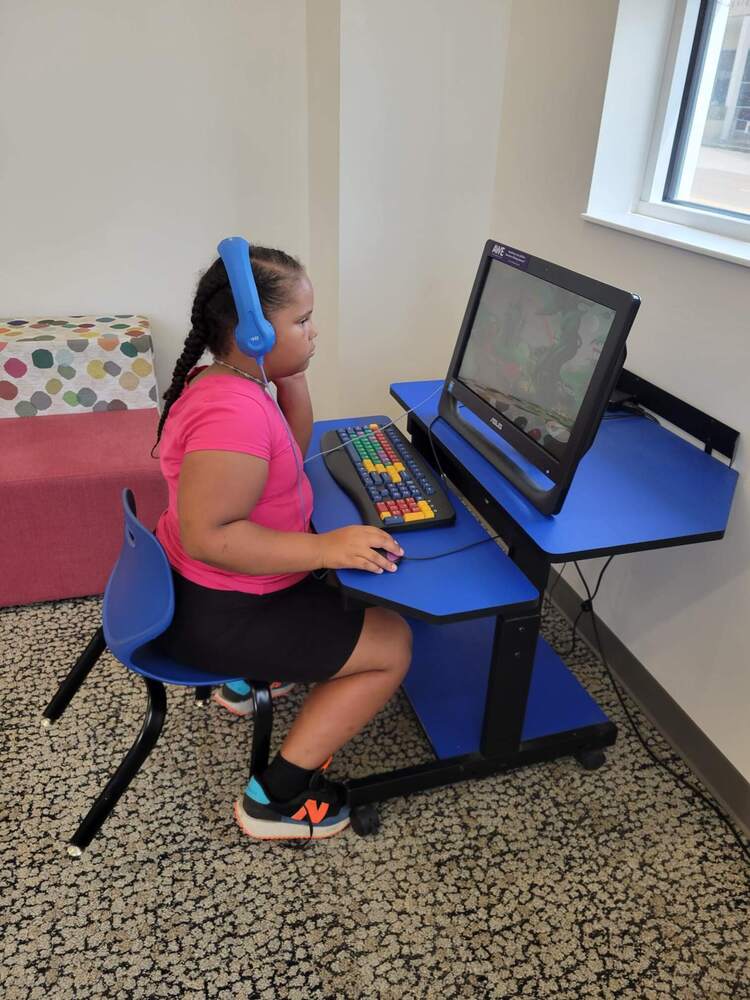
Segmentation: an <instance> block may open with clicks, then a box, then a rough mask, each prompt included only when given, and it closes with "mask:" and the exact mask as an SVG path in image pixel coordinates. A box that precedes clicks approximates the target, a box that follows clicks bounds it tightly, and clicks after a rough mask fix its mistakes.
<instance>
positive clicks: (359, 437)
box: [302, 382, 443, 465]
mask: <svg viewBox="0 0 750 1000" xmlns="http://www.w3.org/2000/svg"><path fill="white" fill-rule="evenodd" d="M442 391H443V383H442V382H441V383H440V385H439V386H438V387H437V389H433V390H432V392H431V393H430V395H429V396H425V398H424V399H423V400H422V401H421V402H420V403H416V404H415V405H414V406H412V407H410V408H409V409H408V410H404V412H403V413H402V414H400V416H398V417H395V418H394V419H393V420H390V421H389V422H388V423H387V424H383V425H382V426H380V427H379V428H378V429H379V430H381V431H385V430H388V428H389V427H393V426H394V424H397V423H399V421H401V420H403V419H404V417H408V416H409V414H410V413H414V411H415V410H418V409H419V407H420V406H424V404H425V403H428V402H429V401H430V400H431V399H432V397H433V396H436V395H437V394H438V393H439V392H442ZM435 419H436V420H437V417H436V418H435ZM367 437H368V434H357V435H356V437H352V438H349V440H348V441H342V442H341V444H337V445H336V447H335V448H328V449H327V450H326V451H318V452H316V453H315V454H314V455H309V456H308V457H307V458H306V459H305V461H304V462H303V463H302V464H303V465H307V463H308V462H312V460H313V459H314V458H322V457H323V455H332V454H333V452H334V451H340V450H341V449H342V448H346V447H347V445H350V444H354V442H355V441H364V440H365V439H366V438H367Z"/></svg>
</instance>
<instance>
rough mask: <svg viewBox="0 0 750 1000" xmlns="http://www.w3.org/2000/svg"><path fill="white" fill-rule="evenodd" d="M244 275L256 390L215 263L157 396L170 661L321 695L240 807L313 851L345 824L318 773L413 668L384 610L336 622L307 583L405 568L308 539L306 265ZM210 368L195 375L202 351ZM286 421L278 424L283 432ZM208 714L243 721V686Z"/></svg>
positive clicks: (354, 532) (377, 536)
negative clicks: (343, 572) (165, 497)
mask: <svg viewBox="0 0 750 1000" xmlns="http://www.w3.org/2000/svg"><path fill="white" fill-rule="evenodd" d="M250 260H251V267H252V270H253V275H254V278H255V283H256V286H257V289H258V294H259V296H260V301H261V305H262V307H263V312H264V314H265V316H266V318H267V319H268V320H269V321H270V322H271V323H272V325H273V327H274V330H275V332H276V343H275V345H274V347H273V349H272V350H271V351H270V352H269V353H268V354H267V355H266V358H265V366H264V367H265V374H266V376H267V378H268V380H270V381H271V382H273V383H274V384H275V386H276V390H277V400H278V408H277V406H276V403H274V401H273V399H272V398H271V396H270V395H269V393H268V391H267V388H266V385H265V384H264V378H263V373H262V372H261V370H260V368H259V366H258V364H257V363H256V362H255V361H254V360H253V359H251V358H249V357H248V356H247V355H245V354H243V353H242V352H241V351H240V350H239V348H238V347H237V345H236V343H235V339H234V329H235V327H236V325H237V312H236V309H235V306H234V300H233V297H232V292H231V288H230V285H229V280H228V278H227V274H226V270H225V268H224V264H223V262H222V261H221V259H217V260H216V261H215V262H214V263H213V264H212V265H211V267H210V268H209V269H208V270H207V271H206V273H205V274H204V275H203V277H202V278H201V280H200V283H199V284H198V289H197V292H196V295H195V301H194V303H193V310H192V315H191V322H192V330H191V331H190V334H189V335H188V337H187V340H186V341H185V346H184V349H183V351H182V354H181V355H180V358H179V359H178V361H177V364H176V365H175V369H174V374H173V377H172V384H171V385H170V387H169V389H168V390H167V391H166V393H165V394H164V400H165V406H164V411H163V413H162V415H161V420H160V422H159V430H158V433H157V442H160V462H161V468H162V472H163V474H164V477H165V479H166V481H167V485H168V488H169V507H168V509H167V510H166V511H165V512H164V513H163V514H162V516H161V518H160V520H159V524H158V526H157V529H156V534H157V537H158V538H159V541H160V542H161V544H162V545H163V547H164V549H165V551H166V553H167V557H168V559H169V561H170V563H171V565H172V568H173V573H174V584H175V615H174V620H173V622H172V624H171V625H170V627H169V629H168V630H167V632H165V633H164V635H163V636H162V638H161V644H162V647H163V649H164V652H165V653H166V654H167V655H169V656H170V657H172V658H173V659H175V660H177V661H178V662H181V663H185V664H188V665H190V666H194V667H197V668H199V669H201V670H206V671H209V672H211V671H213V672H219V671H221V672H222V673H224V674H225V675H226V674H227V673H236V675H237V677H238V678H242V677H253V678H256V679H258V680H260V679H263V680H268V681H272V680H277V679H280V680H281V681H282V682H286V683H285V684H284V685H283V686H282V685H279V684H277V685H276V689H275V692H274V693H275V694H276V695H278V694H280V693H283V692H285V691H287V690H289V688H290V687H291V686H292V684H293V683H294V682H298V681H299V682H303V683H309V682H317V683H316V685H315V687H314V688H313V689H312V691H311V692H310V694H309V695H308V697H307V699H306V700H305V702H304V704H303V706H302V710H301V711H300V713H299V715H298V716H297V718H296V720H295V721H294V723H293V725H292V727H291V729H290V730H289V733H288V734H287V736H286V739H285V740H284V742H283V744H282V746H281V750H280V752H279V753H278V754H277V756H276V757H275V758H274V760H273V761H272V762H271V764H270V765H269V767H268V768H267V770H266V771H265V772H264V773H263V774H259V775H254V776H252V777H251V779H250V782H249V783H248V785H247V787H246V788H245V791H244V794H243V795H242V796H241V797H240V798H239V799H238V801H237V802H236V804H235V815H236V817H237V821H238V823H239V825H240V827H241V828H242V829H243V830H244V831H245V832H246V833H248V834H250V835H251V836H253V837H260V838H263V839H268V838H284V839H287V838H292V839H293V838H309V837H313V838H316V839H317V838H322V837H330V836H333V835H334V834H336V833H339V832H340V831H341V830H343V829H344V828H345V827H346V826H347V825H348V824H349V809H348V806H347V805H346V795H345V790H344V788H343V786H342V785H340V784H337V783H335V782H333V781H331V780H329V779H328V778H326V777H324V776H323V770H324V768H325V766H326V762H327V760H328V759H329V758H330V756H331V754H333V753H334V752H335V751H336V750H338V749H339V747H341V746H342V745H343V744H344V743H346V742H347V740H349V739H350V738H351V737H352V736H354V734H355V733H357V732H358V731H359V730H360V729H362V727H363V726H364V725H365V724H366V723H367V722H368V721H369V720H370V719H371V718H372V717H373V716H374V715H375V714H376V713H377V712H378V711H379V710H380V709H381V708H382V707H383V705H384V704H385V703H386V702H387V701H388V699H389V698H390V697H391V695H392V694H393V693H394V691H396V689H397V688H398V687H399V685H400V684H401V680H402V678H403V677H404V674H405V673H406V671H407V669H408V667H409V661H410V658H411V633H410V631H409V627H408V626H407V624H406V622H405V621H404V620H403V619H402V618H400V617H399V616H398V615H396V614H394V613H393V612H391V611H387V610H385V609H383V608H368V609H367V610H366V611H362V610H344V608H343V606H342V603H341V600H340V597H339V595H338V594H337V592H336V590H335V589H333V588H332V587H330V586H327V585H326V584H325V583H323V582H322V581H321V580H320V579H318V577H316V576H315V575H313V574H314V571H315V570H326V569H342V568H355V569H362V570H369V571H370V572H373V573H382V572H384V571H388V572H395V571H396V565H395V563H393V562H391V561H390V560H388V559H386V558H385V557H384V556H383V555H382V554H381V553H380V552H378V551H377V550H378V549H385V550H387V551H389V552H391V553H394V554H395V555H396V556H400V555H402V554H403V552H402V549H401V547H400V546H399V545H398V543H397V542H396V541H395V540H394V539H393V538H392V537H391V536H390V535H388V534H387V533H386V532H384V531H381V530H380V529H378V528H371V527H365V526H363V525H353V526H351V527H348V528H340V529H338V530H337V531H330V532H327V533H325V534H322V535H316V534H313V533H311V532H310V527H309V526H310V514H311V511H312V490H311V488H310V483H309V481H308V479H307V477H306V476H305V475H304V471H303V470H302V455H303V454H304V453H305V451H306V450H307V446H308V444H309V441H310V435H311V432H312V420H313V417H312V406H311V403H310V395H309V392H308V387H307V380H306V377H305V372H306V370H307V367H308V365H309V363H310V359H311V358H312V356H313V354H314V353H315V339H316V337H317V330H316V329H315V325H314V323H313V320H312V311H313V289H312V285H311V284H310V280H309V278H308V277H307V274H306V273H305V270H304V268H303V267H302V265H301V264H300V263H299V262H298V261H296V260H295V259H294V258H292V257H290V256H289V255H288V254H285V253H283V252H282V251H280V250H269V249H267V248H265V247H257V246H256V247H252V248H251V254H250ZM206 350H208V351H209V352H210V353H211V354H212V355H213V363H212V364H210V365H208V366H205V367H202V368H194V367H193V366H194V365H195V364H196V363H197V362H198V361H199V359H200V358H201V356H202V355H203V353H204V351H206ZM280 411H282V412H283V417H282V412H280ZM217 700H218V701H219V702H220V704H223V705H225V706H227V707H229V708H230V709H231V710H233V711H234V712H235V713H236V714H248V713H249V711H251V710H252V697H251V691H250V687H249V685H248V684H247V683H245V682H238V683H233V684H231V685H225V686H224V688H222V690H221V692H220V694H219V695H218V698H217Z"/></svg>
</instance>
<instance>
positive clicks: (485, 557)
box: [306, 382, 737, 804]
mask: <svg viewBox="0 0 750 1000" xmlns="http://www.w3.org/2000/svg"><path fill="white" fill-rule="evenodd" d="M439 385H440V383H439V382H407V383H398V384H396V385H394V386H392V389H391V391H392V394H393V395H394V397H395V398H396V399H397V400H398V401H399V402H400V403H401V404H402V405H403V406H404V407H405V408H407V409H411V408H413V407H416V409H415V410H414V412H413V413H411V414H410V415H409V423H408V429H409V431H410V432H411V435H412V440H413V442H414V444H415V446H416V447H417V448H418V449H419V450H420V451H421V452H422V454H423V455H424V457H425V458H426V459H427V460H428V461H430V463H431V464H432V463H434V459H433V457H432V450H431V447H430V445H429V442H428V439H427V435H426V428H427V426H428V425H429V424H430V423H431V422H432V420H433V419H434V417H435V416H436V414H437V404H438V394H437V393H435V392H434V390H435V389H436V388H437V387H438V386H439ZM431 393H433V395H432V397H431V398H430V399H429V400H428V401H427V402H426V403H424V405H421V406H418V405H417V404H419V403H421V402H422V401H423V400H425V399H426V398H427V397H428V396H430V394H431ZM382 419H383V418H382V417H357V418H356V421H355V420H353V418H347V419H345V420H336V421H325V422H321V423H318V424H316V425H315V429H314V434H313V439H312V442H311V445H310V449H309V454H310V455H314V454H315V453H317V452H318V451H319V450H320V446H319V442H320V437H321V435H322V434H323V433H324V432H325V431H326V430H329V429H331V428H334V427H339V426H347V425H349V424H351V423H352V422H357V423H363V422H365V423H366V422H369V421H370V420H382ZM433 438H434V442H435V446H436V448H437V450H438V454H439V456H440V460H441V463H442V464H443V466H444V468H445V470H446V472H447V473H448V475H449V476H450V478H451V479H452V480H453V482H455V483H456V484H457V485H458V487H459V489H460V491H461V493H462V494H463V495H464V496H466V497H467V498H468V499H469V500H470V501H471V503H472V504H473V505H474V506H475V507H476V509H477V510H479V511H481V513H482V516H483V517H484V518H485V519H486V520H487V521H488V522H489V523H490V524H491V526H492V528H493V530H494V531H495V532H497V533H498V534H500V535H501V537H502V538H503V540H504V541H505V542H506V543H507V545H508V554H507V555H506V554H505V553H504V552H503V551H502V550H501V549H500V547H499V546H498V545H496V544H495V543H493V542H487V544H486V545H481V546H477V547H476V548H474V549H470V550H469V551H467V552H461V553H454V554H452V555H449V556H445V557H443V558H440V559H437V560H433V561H427V562H409V560H408V556H409V555H410V554H411V555H427V554H435V553H441V552H446V551H449V550H452V549H455V548H458V547H460V546H461V545H466V544H468V543H469V542H471V541H474V540H477V539H479V538H482V537H486V532H485V531H484V529H483V528H482V527H481V526H480V525H479V523H478V522H477V521H476V520H475V518H474V517H473V516H472V515H471V514H470V513H469V512H468V511H467V510H466V508H465V507H464V506H463V505H462V504H461V501H460V500H459V499H458V498H457V497H455V496H454V497H453V498H452V499H453V502H454V506H455V508H456V513H457V518H456V523H455V525H454V526H451V527H449V528H436V529H434V530H425V531H421V532H413V533H412V532H410V533H407V534H402V535H400V536H399V535H398V534H397V535H396V537H398V538H399V541H400V542H401V544H402V546H403V547H404V550H405V552H406V556H407V558H406V559H405V560H404V561H403V562H402V564H401V566H400V568H399V570H398V572H397V573H395V574H393V575H391V574H387V575H386V574H384V575H383V576H377V575H374V574H370V573H365V572H360V571H356V570H344V571H339V572H338V574H337V577H338V582H339V584H340V587H341V590H342V592H343V594H344V595H345V597H346V598H347V599H349V600H354V601H357V602H361V603H364V604H379V605H384V606H386V607H391V608H395V609H397V610H398V611H400V612H401V613H402V614H404V615H405V616H406V617H407V618H408V619H409V621H410V624H411V626H412V631H413V633H414V658H413V661H412V667H411V669H410V671H409V674H408V676H407V678H406V680H405V682H404V690H405V692H406V694H407V697H408V698H409V700H410V702H411V705H412V707H413V708H414V711H415V713H416V716H417V718H418V719H419V721H420V723H421V725H422V728H423V730H424V732H425V735H426V736H427V739H428V740H429V743H430V745H431V747H432V750H433V752H434V755H435V759H434V760H432V761H428V762H421V763H417V764H415V765H412V766H409V767H405V768H402V769H399V770H397V771H393V772H389V773H388V774H383V775H373V776H370V777H368V778H363V779H357V780H355V781H353V782H351V783H350V789H351V795H352V802H353V803H355V804H359V803H364V802H368V801H375V800H379V799H384V798H388V797H390V796H393V795H402V794H409V793H410V792H413V791H418V790H423V789H425V788H430V787H436V786H438V785H442V784H447V783H450V782H453V781H457V780H462V779H465V778H467V777H472V776H482V775H487V774H491V773H494V772H497V771H500V770H504V769H507V768H509V767H514V766H518V765H520V764H525V763H532V762H535V761H541V760H547V759H551V758H554V757H556V756H560V755H563V754H574V755H576V756H578V758H579V759H580V760H582V762H586V760H587V759H589V760H591V759H592V758H591V757H590V755H591V754H599V760H600V761H601V760H603V756H602V755H601V750H602V748H604V747H607V746H610V745H611V744H612V743H614V741H615V738H616V727H615V726H614V724H613V723H612V722H610V721H609V720H608V719H607V717H606V715H605V714H604V713H603V712H602V710H601V709H600V708H599V706H598V705H597V704H596V702H595V701H594V700H593V699H592V698H591V697H590V696H589V694H588V693H587V692H586V691H585V689H584V688H583V687H582V686H581V685H580V684H579V682H578V681H577V680H576V678H575V677H574V676H573V675H572V674H571V673H570V672H569V671H568V669H567V668H566V666H565V664H564V663H563V662H562V660H561V659H560V658H559V657H558V656H557V654H556V653H555V652H554V651H553V650H552V649H551V647H550V646H549V645H548V644H547V643H546V642H545V640H544V639H543V637H541V636H540V635H539V624H540V612H541V594H542V593H543V591H544V588H545V586H546V582H547V576H548V573H549V568H550V565H551V564H552V563H554V562H561V561H563V560H566V559H581V558H588V557H591V556H598V555H606V554H612V553H615V552H627V551H636V550H638V549H646V548H656V547H659V546H666V545H677V544H687V543H688V542H696V541H704V540H708V539H712V538H719V537H721V535H722V534H723V532H724V530H725V527H726V522H727V519H728V516H729V509H730V505H731V500H732V495H733V491H734V487H735V485H736V480H737V474H736V473H735V472H734V471H733V470H730V469H728V468H727V467H726V466H725V465H723V464H722V463H721V462H719V461H717V460H715V459H713V458H711V457H710V456H708V455H705V454H703V453H702V452H701V451H699V450H698V449H697V448H695V447H694V446H693V445H691V444H689V443H687V442H685V441H683V440H682V439H681V438H679V437H677V436H676V435H674V434H672V433H670V432H669V431H666V430H664V429H663V428H661V427H659V426H658V425H657V424H655V423H653V422H652V421H648V420H645V419H641V418H635V417H633V418H630V417H628V418H623V419H613V420H607V421H605V422H604V423H603V424H602V427H601V429H600V432H599V435H598V436H597V438H596V441H595V443H594V445H593V446H592V448H591V450H590V451H589V453H588V454H587V455H586V457H585V458H584V460H583V461H582V463H581V465H580V466H579V470H578V473H577V474H576V479H575V481H574V483H573V486H572V488H571V490H570V493H569V494H568V497H567V499H566V502H565V506H564V507H563V510H562V511H561V512H560V514H558V515H557V516H556V517H546V516H544V515H541V514H539V513H538V511H536V510H535V509H534V508H533V507H531V506H530V505H529V504H528V503H527V501H526V500H525V499H524V498H523V497H522V496H521V495H520V494H519V493H518V492H517V491H516V490H515V488H514V487H513V486H511V485H510V484H509V483H508V482H507V480H506V479H505V478H504V477H503V476H502V475H501V474H500V473H498V472H497V471H496V470H495V469H494V468H493V467H492V466H491V465H490V464H489V463H488V462H487V460H486V459H484V458H483V457H482V456H481V455H480V454H479V453H478V452H477V451H476V450H475V449H474V448H473V447H472V446H471V445H469V444H468V443H467V442H466V441H465V440H464V439H463V438H462V437H461V436H460V435H459V434H457V433H456V432H455V431H454V430H453V429H452V428H451V427H449V426H448V425H447V424H445V423H444V422H443V421H441V420H437V421H436V422H435V424H434V425H433ZM306 471H307V474H308V476H309V477H310V480H311V482H312V486H313V491H314V495H315V507H314V512H313V525H314V527H315V529H316V530H317V531H330V530H333V529H335V528H338V527H342V526H343V525H346V524H352V523H354V524H356V523H358V522H359V520H360V519H359V515H358V513H357V510H356V508H355V506H354V505H353V504H352V503H351V501H350V500H349V499H348V497H347V496H346V495H345V494H344V493H343V492H342V491H341V490H340V489H339V487H338V485H337V484H336V483H335V482H334V480H333V479H332V477H331V476H330V474H329V473H328V471H327V469H326V467H325V464H324V463H323V461H322V460H316V461H312V462H310V463H309V464H308V465H307V467H306Z"/></svg>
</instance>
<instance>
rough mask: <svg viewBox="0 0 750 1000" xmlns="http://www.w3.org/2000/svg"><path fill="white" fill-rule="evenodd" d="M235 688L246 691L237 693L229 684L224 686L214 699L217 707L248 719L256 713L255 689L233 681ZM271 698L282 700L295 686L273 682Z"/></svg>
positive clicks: (244, 682)
mask: <svg viewBox="0 0 750 1000" xmlns="http://www.w3.org/2000/svg"><path fill="white" fill-rule="evenodd" d="M232 684H233V685H234V687H237V688H240V687H241V688H243V689H244V690H241V691H235V690H234V688H233V687H230V686H229V684H222V685H221V687H220V688H217V689H216V690H215V691H214V693H213V695H212V699H213V701H215V702H216V704H217V705H221V707H222V708H226V710H227V711H228V712H231V713H232V715H239V716H240V717H242V718H246V717H247V716H248V715H252V714H253V712H254V711H255V703H254V702H253V689H252V687H251V686H250V685H249V684H248V683H247V682H246V681H232ZM269 686H270V688H271V697H272V698H282V697H283V696H284V695H285V694H289V692H290V691H291V690H292V688H293V687H294V684H285V683H284V682H283V681H273V682H272V683H271V684H270V685H269Z"/></svg>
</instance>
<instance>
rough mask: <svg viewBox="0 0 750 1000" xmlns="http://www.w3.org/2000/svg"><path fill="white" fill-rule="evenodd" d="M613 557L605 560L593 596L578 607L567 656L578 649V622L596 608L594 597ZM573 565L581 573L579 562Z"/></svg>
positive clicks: (557, 581)
mask: <svg viewBox="0 0 750 1000" xmlns="http://www.w3.org/2000/svg"><path fill="white" fill-rule="evenodd" d="M613 559H614V556H613V555H612V556H610V557H609V559H607V561H606V562H605V564H604V565H603V566H602V571H601V573H600V574H599V579H598V580H597V581H596V587H595V588H594V593H593V594H592V595H591V597H590V598H589V599H588V600H586V601H581V606H580V608H579V609H578V614H577V615H576V617H575V621H574V622H573V624H572V626H571V629H570V647H569V649H568V650H567V651H566V652H565V654H564V655H565V656H573V654H574V653H575V651H576V641H577V639H578V622H579V621H580V620H581V616H582V615H583V614H585V612H587V611H593V609H594V603H593V602H594V598H595V597H596V595H597V594H598V593H599V588H600V587H601V585H602V579H603V578H604V574H605V573H606V572H607V569H608V568H609V565H610V563H611V562H612V560H613ZM573 565H574V566H575V568H576V569H577V570H578V573H579V575H580V572H581V571H580V569H578V563H574V564H573ZM565 566H567V563H565ZM565 566H563V570H564V569H565ZM560 573H561V575H562V570H561V571H560ZM559 581H560V577H558V578H557V580H556V581H555V584H557V583H559ZM550 593H551V592H550Z"/></svg>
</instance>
